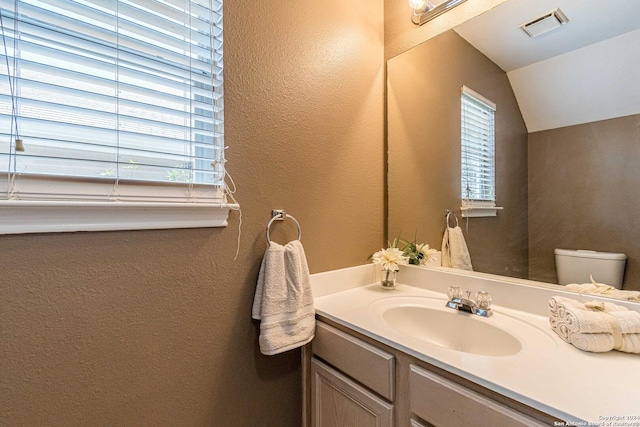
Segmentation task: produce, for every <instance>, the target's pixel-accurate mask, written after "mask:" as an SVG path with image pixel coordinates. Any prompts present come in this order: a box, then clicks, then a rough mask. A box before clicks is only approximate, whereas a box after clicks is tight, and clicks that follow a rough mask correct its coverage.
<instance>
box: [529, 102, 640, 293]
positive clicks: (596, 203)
mask: <svg viewBox="0 0 640 427" xmlns="http://www.w3.org/2000/svg"><path fill="white" fill-rule="evenodd" d="M638 141H640V115H635V116H629V117H622V118H618V119H612V120H604V121H600V122H594V123H587V124H584V125H578V126H570V127H566V128H561V129H553V130H548V131H543V132H535V133H532V134H530V135H529V243H530V248H529V256H530V261H529V267H530V276H531V278H532V279H534V280H542V281H547V282H556V274H555V271H556V269H555V257H554V254H553V250H554V249H555V248H564V249H590V250H596V251H605V252H623V253H626V254H627V257H628V259H627V267H626V272H625V280H624V285H623V287H624V289H632V290H640V245H639V244H638V242H640V228H639V227H638V223H637V215H636V212H638V210H640V198H638V197H637V195H638V188H639V187H640V168H638V159H640V145H638ZM596 280H597V278H596Z"/></svg>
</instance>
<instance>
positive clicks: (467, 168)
mask: <svg viewBox="0 0 640 427" xmlns="http://www.w3.org/2000/svg"><path fill="white" fill-rule="evenodd" d="M460 105H461V198H462V200H463V205H484V206H495V202H496V188H495V187H496V178H495V176H496V168H495V111H496V104H495V103H493V102H491V101H490V100H488V99H487V98H485V97H483V96H482V95H480V94H478V93H477V92H475V91H473V90H471V89H469V88H468V87H466V86H463V87H462V97H461V102H460Z"/></svg>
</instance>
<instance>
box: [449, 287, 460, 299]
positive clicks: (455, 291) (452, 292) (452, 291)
mask: <svg viewBox="0 0 640 427" xmlns="http://www.w3.org/2000/svg"><path fill="white" fill-rule="evenodd" d="M447 296H448V297H449V301H451V300H452V299H454V298H462V289H460V287H459V286H449V289H448V290H447Z"/></svg>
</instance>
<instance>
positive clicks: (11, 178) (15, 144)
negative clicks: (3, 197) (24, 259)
mask: <svg viewBox="0 0 640 427" xmlns="http://www.w3.org/2000/svg"><path fill="white" fill-rule="evenodd" d="M3 18H4V16H3V14H2V10H1V9H0V32H1V33H2V46H3V49H4V58H5V64H6V66H7V81H8V83H9V93H10V96H11V124H10V131H9V165H8V168H7V178H8V179H7V182H8V188H7V199H8V200H14V199H16V196H15V179H16V168H17V160H16V152H17V151H24V146H23V145H22V140H21V139H20V132H19V130H18V106H17V104H16V103H17V100H16V96H15V88H14V83H15V82H14V78H15V75H16V60H15V55H14V56H13V67H12V66H11V65H10V64H9V51H8V49H7V39H6V35H5V28H4V19H3ZM13 39H14V41H13V43H14V51H15V50H16V44H17V37H14V38H13ZM12 69H13V76H12V74H11V71H12ZM14 130H15V133H14ZM14 137H15V139H14Z"/></svg>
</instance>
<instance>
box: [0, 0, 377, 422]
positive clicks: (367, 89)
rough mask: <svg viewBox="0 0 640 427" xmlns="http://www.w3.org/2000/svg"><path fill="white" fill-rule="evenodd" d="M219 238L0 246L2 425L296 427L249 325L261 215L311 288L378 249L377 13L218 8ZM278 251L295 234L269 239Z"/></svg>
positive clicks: (176, 233)
mask: <svg viewBox="0 0 640 427" xmlns="http://www.w3.org/2000/svg"><path fill="white" fill-rule="evenodd" d="M225 43H226V45H225V51H226V61H225V67H226V68H225V78H226V86H225V91H226V100H225V104H226V124H225V129H226V141H227V144H228V146H229V151H228V158H229V163H228V167H229V170H230V171H231V173H232V174H233V176H234V178H235V181H236V183H237V184H238V187H239V190H238V193H237V195H238V198H239V200H240V202H241V205H242V208H243V227H242V240H241V248H240V255H239V257H238V259H237V260H236V261H234V260H233V256H234V253H235V249H236V236H237V225H238V215H237V213H233V214H232V215H231V218H230V226H229V227H228V228H225V229H214V230H211V229H196V230H167V231H134V232H105V233H70V234H51V235H22V236H0V253H1V254H2V255H0V272H1V273H0V425H3V426H5V425H6V426H20V425H24V426H33V425H51V426H88V425H123V426H124V425H153V426H225V427H226V426H243V427H244V426H277V427H283V426H298V425H300V416H301V404H300V366H299V359H300V353H299V351H291V352H288V353H286V354H284V355H279V356H271V357H267V356H262V355H260V354H259V352H258V348H257V334H258V327H257V324H256V323H255V322H253V321H251V319H250V309H251V303H252V300H253V292H254V288H255V281H256V278H257V274H258V269H259V264H260V260H261V257H262V254H263V252H264V250H265V247H266V242H265V238H264V227H265V225H266V223H267V222H268V220H269V219H270V216H269V215H270V210H271V208H283V209H286V210H288V211H289V212H290V213H291V214H292V215H294V216H295V217H296V218H297V219H298V220H299V221H300V223H301V225H302V228H303V243H304V245H305V248H306V251H307V257H308V259H309V265H310V268H311V270H312V272H319V271H324V270H330V269H335V268H341V267H346V266H351V265H356V264H359V263H362V262H364V261H365V259H366V258H367V256H368V255H369V254H370V253H371V252H372V251H373V250H375V249H377V248H378V247H380V245H381V244H382V242H383V241H384V236H383V234H384V232H383V229H384V189H383V185H384V184H383V176H384V174H383V171H384V165H383V162H384V159H383V120H384V118H383V114H384V113H383V103H384V94H383V87H384V82H383V78H384V77H383V69H384V62H383V55H384V53H383V3H382V0H380V1H371V0H355V1H350V2H345V1H343V0H320V1H316V2H294V1H284V2H272V3H270V4H269V5H268V7H267V5H256V4H255V3H253V2H246V1H242V0H227V1H226V2H225ZM277 228H278V230H274V232H273V233H272V237H273V238H274V240H278V241H281V242H283V241H285V240H288V239H290V238H292V237H293V236H294V235H295V230H294V229H293V228H292V227H291V223H284V224H280V226H279V227H277Z"/></svg>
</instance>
